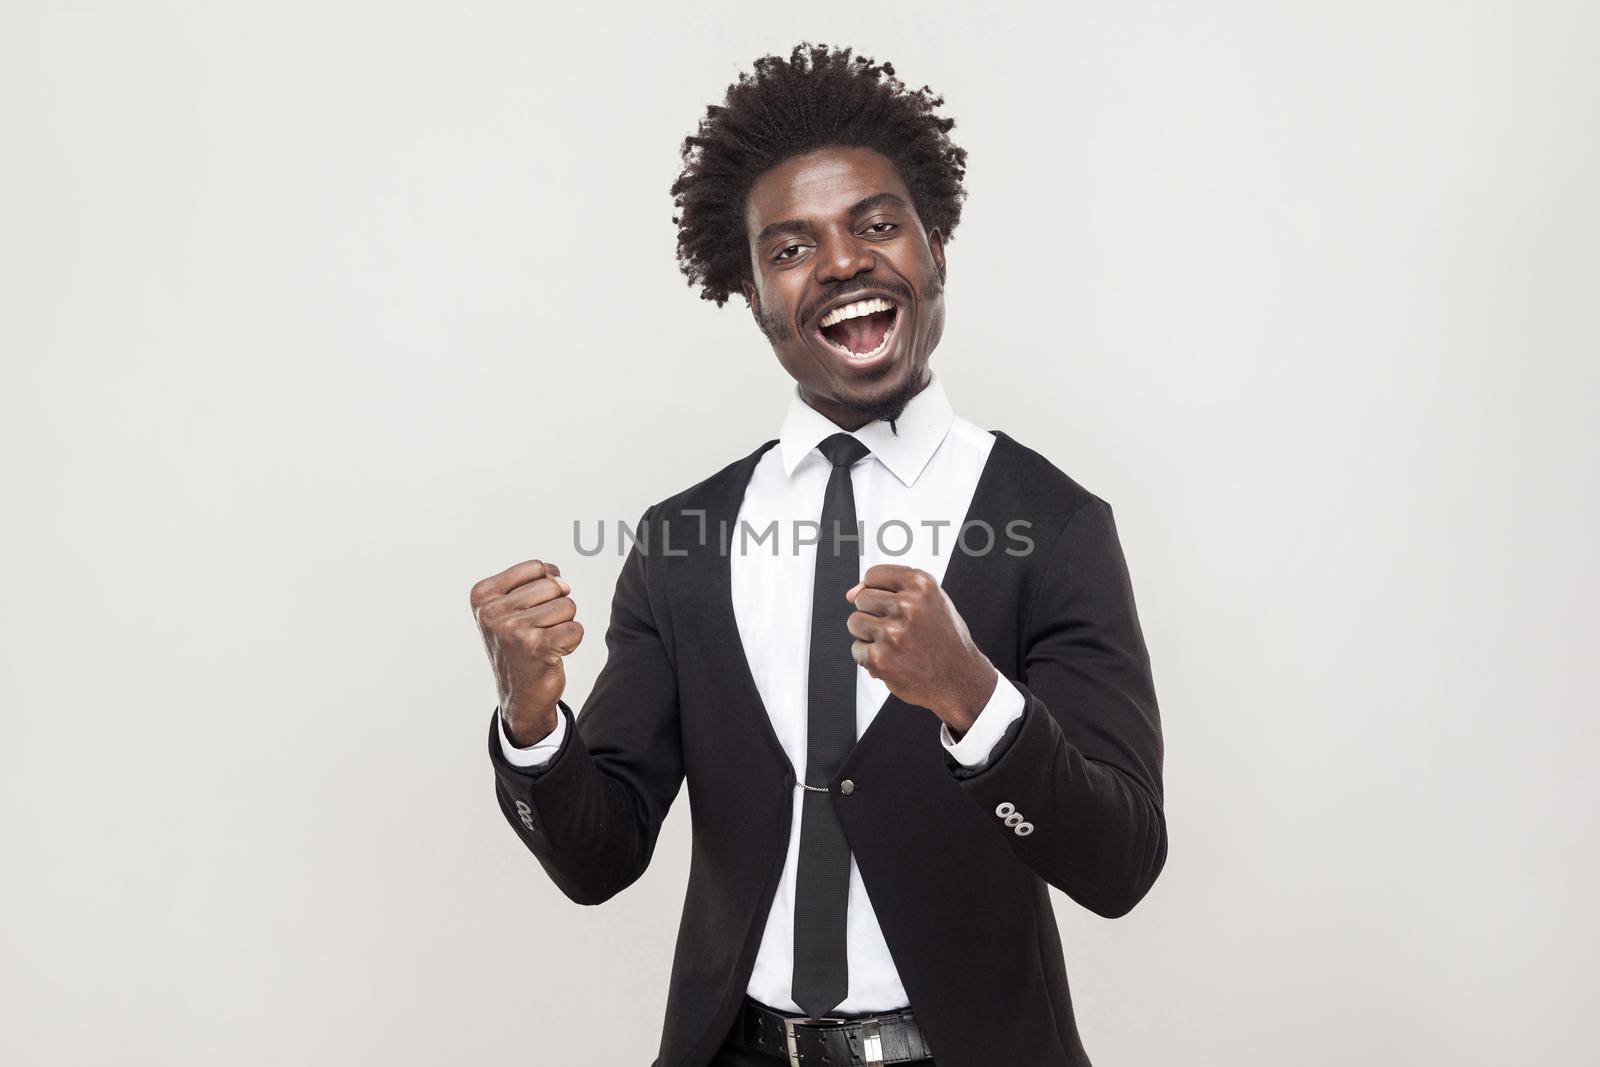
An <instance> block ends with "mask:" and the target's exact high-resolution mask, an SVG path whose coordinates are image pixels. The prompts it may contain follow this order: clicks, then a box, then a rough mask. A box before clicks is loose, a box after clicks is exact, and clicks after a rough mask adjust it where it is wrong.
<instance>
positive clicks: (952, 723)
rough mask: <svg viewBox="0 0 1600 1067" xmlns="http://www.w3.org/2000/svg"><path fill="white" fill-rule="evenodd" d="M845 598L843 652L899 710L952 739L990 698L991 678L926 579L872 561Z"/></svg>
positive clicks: (954, 614)
mask: <svg viewBox="0 0 1600 1067" xmlns="http://www.w3.org/2000/svg"><path fill="white" fill-rule="evenodd" d="M845 599H846V600H848V601H850V603H852V604H854V605H855V607H856V610H855V611H854V612H853V613H851V615H850V619H849V622H848V623H847V625H848V627H849V629H850V633H851V635H852V636H853V637H855V639H856V641H855V644H853V645H851V646H850V654H851V655H852V656H854V657H855V661H856V662H857V663H858V664H860V665H861V666H862V667H864V668H866V671H867V673H868V674H870V675H872V676H873V677H874V678H877V679H879V680H881V681H882V682H883V683H884V684H885V685H887V686H888V687H889V691H890V692H891V693H893V694H894V695H895V696H897V697H899V698H900V699H901V700H903V701H905V702H906V703H907V704H914V705H916V706H917V707H922V708H927V709H928V710H929V711H931V712H933V713H934V714H935V715H937V716H939V718H941V719H943V720H944V721H945V722H946V723H947V724H949V727H950V733H951V734H952V735H953V736H955V737H957V738H959V737H960V736H961V735H962V734H963V733H965V732H966V730H967V727H969V726H971V725H972V721H973V720H974V719H976V718H977V717H978V712H980V711H982V710H983V708H984V705H985V704H987V703H989V698H990V697H991V696H993V695H994V687H995V683H996V681H997V680H998V675H997V674H996V672H995V668H994V664H992V663H990V662H989V657H987V656H985V655H984V654H983V653H982V652H980V651H979V650H978V646H977V645H975V644H973V643H972V635H971V634H970V633H968V632H967V624H966V623H965V622H964V621H962V618H961V614H960V612H958V611H956V606H955V605H954V604H953V603H951V602H950V598H949V596H947V595H946V594H945V591H944V590H943V589H941V588H939V583H938V582H936V581H934V579H933V575H931V574H929V573H928V572H927V571H919V570H917V569H916V568H915V567H902V566H900V565H899V564H896V563H880V564H878V565H877V566H875V567H869V568H867V573H866V574H864V575H862V577H861V581H859V582H857V583H856V584H855V585H854V586H852V587H851V589H850V591H849V592H848V593H846V594H845Z"/></svg>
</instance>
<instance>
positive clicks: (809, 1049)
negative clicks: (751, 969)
mask: <svg viewBox="0 0 1600 1067" xmlns="http://www.w3.org/2000/svg"><path fill="white" fill-rule="evenodd" d="M734 1043H735V1044H736V1045H738V1046H739V1047H740V1048H746V1049H754V1050H756V1051H758V1052H765V1053H768V1054H770V1055H773V1056H777V1057H778V1058H779V1059H781V1060H783V1061H785V1062H786V1063H788V1064H789V1067H879V1065H886V1064H891V1063H917V1062H919V1061H921V1060H926V1059H931V1058H932V1053H930V1052H929V1051H928V1043H927V1042H926V1041H925V1040H923V1037H922V1030H921V1029H919V1028H918V1026H917V1020H916V1018H915V1017H913V1016H912V1014H911V1009H910V1008H901V1009H900V1010H899V1011H891V1012H885V1013H883V1014H881V1015H853V1016H850V1017H849V1018H826V1019H807V1018H805V1017H803V1016H789V1015H785V1014H783V1013H782V1012H780V1011H773V1010H772V1009H771V1008H769V1007H767V1006H766V1005H765V1004H762V1003H761V1002H760V1001H758V1000H755V999H753V998H751V997H748V996H747V997H745V998H744V1006H743V1007H742V1008H740V1010H739V1021H738V1022H737V1023H736V1024H735V1025H734Z"/></svg>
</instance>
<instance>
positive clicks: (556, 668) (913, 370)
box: [471, 147, 997, 747]
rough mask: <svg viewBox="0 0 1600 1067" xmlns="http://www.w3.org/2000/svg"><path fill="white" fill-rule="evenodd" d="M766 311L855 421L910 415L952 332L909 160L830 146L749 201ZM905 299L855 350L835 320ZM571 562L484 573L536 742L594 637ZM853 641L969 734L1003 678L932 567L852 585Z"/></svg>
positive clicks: (803, 377)
mask: <svg viewBox="0 0 1600 1067" xmlns="http://www.w3.org/2000/svg"><path fill="white" fill-rule="evenodd" d="M745 230H746V235H747V237H748V239H749V245H750V266H751V278H752V280H750V281H746V282H745V283H744V287H743V288H744V295H745V298H746V299H747V300H748V301H749V303H750V311H751V314H752V315H753V316H754V317H755V320H756V325H757V326H758V327H759V328H760V329H761V332H762V334H763V335H764V336H765V337H766V338H767V340H768V342H769V343H770V344H771V345H772V351H773V353H774V354H775V355H776V356H777V357H778V362H779V363H781V364H782V365H783V368H784V370H786V371H788V372H789V375H790V376H791V377H792V378H794V380H795V383H796V385H797V387H798V389H799V392H800V397H801V399H802V400H804V401H805V402H806V403H807V404H809V405H810V406H811V407H813V408H815V409H816V410H817V411H819V412H821V413H822V414H823V415H825V416H827V417H828V419H829V420H830V421H832V422H833V423H834V424H835V425H836V426H838V427H840V428H841V429H844V430H858V429H860V428H861V427H863V426H865V425H866V424H867V423H869V422H872V421H874V420H877V419H890V420H892V419H895V418H897V417H898V416H899V415H900V412H901V411H902V410H903V409H904V407H905V405H906V403H907V402H908V401H910V399H911V398H912V397H913V396H915V395H916V394H917V393H918V392H920V391H921V390H922V389H923V388H925V387H926V386H927V384H928V382H929V380H930V376H929V371H928V360H929V358H930V357H931V356H932V355H933V350H934V348H936V347H937V346H938V344H939V338H940V336H941V335H942V334H943V332H944V279H945V257H944V237H943V235H942V234H940V232H939V231H938V230H937V229H935V230H932V231H929V230H926V229H924V228H923V225H922V221H921V220H920V219H919V218H918V217H917V213H916V209H915V208H914V207H913V206H912V198H911V194H910V192H909V191H908V190H907V189H906V186H905V183H904V182H903V181H902V180H901V178H900V174H899V171H898V170H896V168H895V166H894V164H893V163H891V162H890V161H889V160H888V159H887V158H886V157H885V156H883V155H882V154H881V153H879V152H876V151H874V150H873V149H870V148H861V147H836V148H824V149H819V150H817V151H814V152H811V153H808V154H806V155H804V156H799V157H796V158H795V159H791V160H788V161H785V162H784V163H781V164H779V165H778V166H776V167H774V168H772V169H771V170H769V171H767V172H765V173H764V174H762V175H761V176H760V177H759V178H758V179H757V180H756V182H755V184H754V185H753V186H752V188H751V190H750V194H749V196H748V198H747V200H746V203H745ZM869 296H877V297H881V298H883V299H886V300H888V301H889V302H890V303H892V304H893V305H894V309H895V317H894V324H893V326H892V329H891V332H890V333H889V334H888V335H887V336H888V342H887V344H886V346H885V347H884V350H883V351H882V352H881V354H880V355H878V356H877V357H875V358H872V359H870V360H864V361H863V360H852V359H850V358H849V357H847V356H846V355H845V354H843V353H841V352H839V351H838V350H837V349H835V348H833V347H831V346H830V345H829V343H828V342H827V341H826V339H825V338H824V337H823V336H822V335H821V333H820V332H819V329H818V325H819V320H820V319H821V318H822V316H823V315H824V314H825V313H826V312H827V311H828V310H830V309H831V308H832V307H834V306H836V305H838V304H840V303H848V302H850V301H853V300H860V299H865V298H867V297H869ZM560 573H561V572H560V568H559V567H557V566H556V565H555V564H553V563H547V562H544V561H541V560H527V561H524V562H522V563H519V564H517V565H515V566H513V567H510V568H508V569H506V570H504V571H502V572H500V573H499V574H496V575H494V576H492V577H490V578H485V579H484V580H483V581H481V582H479V583H477V584H476V585H475V586H473V588H472V597H471V603H472V610H473V614H474V616H475V617H476V618H477V621H478V627H479V630H480V631H481V633H482V635H483V640H484V645H485V648H486V649H487V651H488V653H489V660H490V663H491V664H492V665H493V667H494V673H495V681H496V686H497V688H498V690H499V695H500V707H501V710H502V713H503V714H504V717H505V722H506V733H507V735H508V736H509V737H510V739H511V741H512V743H513V744H515V745H518V746H519V747H526V746H528V745H531V744H533V743H534V742H536V741H538V740H540V739H542V738H544V737H546V736H548V735H549V734H550V732H551V731H553V730H554V729H555V728H556V723H557V721H558V716H559V714H560V711H559V709H558V708H557V707H556V701H557V700H558V699H559V698H560V697H561V694H562V693H563V691H564V690H565V688H566V674H565V670H564V668H563V661H564V659H565V657H566V656H567V655H569V654H570V653H571V652H572V651H573V650H574V649H576V648H577V647H578V644H579V642H580V641H582V639H583V627H582V625H581V624H580V623H579V622H578V621H577V619H576V611H577V609H576V605H575V604H574V603H573V600H572V597H571V593H572V589H571V586H569V585H568V584H567V582H566V580H565V579H563V578H561V577H560ZM846 598H847V599H848V600H849V601H850V602H851V603H852V604H853V605H854V606H855V609H856V610H855V611H854V612H853V613H851V615H850V617H849V619H848V621H847V623H846V626H847V628H848V630H849V632H850V634H851V636H852V637H854V638H855V640H854V642H853V644H852V645H851V654H852V655H853V656H854V657H855V660H856V662H857V663H858V664H860V665H861V667H862V669H864V670H865V671H867V673H869V674H870V675H872V677H874V678H877V679H879V680H881V681H882V682H883V683H884V684H885V685H887V686H888V687H889V691H890V692H891V693H893V694H894V695H895V696H897V697H899V698H900V699H901V700H903V701H905V702H906V703H907V704H911V705H913V706H916V707H923V708H927V709H928V710H930V711H932V712H933V713H934V714H935V715H937V716H938V717H939V718H940V719H941V720H943V721H944V722H945V723H946V724H947V725H948V726H949V728H950V732H951V734H952V735H954V736H956V737H960V736H961V735H962V734H963V733H965V732H966V730H967V729H968V727H970V726H971V725H972V722H973V720H974V719H976V718H977V716H978V712H980V711H981V710H983V707H984V705H985V704H987V703H988V701H989V698H990V696H991V695H992V694H993V693H994V688H995V684H996V677H997V676H996V673H995V668H994V666H993V664H991V663H990V662H989V660H988V658H987V657H986V656H984V654H983V653H982V652H981V651H980V650H979V649H978V647H977V646H976V645H975V644H973V641H972V637H971V635H970V634H969V632H968V630H967V626H966V623H965V622H964V621H963V620H962V618H961V615H960V613H958V612H957V611H956V608H955V605H954V604H953V603H952V602H951V601H950V598H949V596H947V595H946V594H945V592H944V590H943V589H941V588H940V587H939V583H938V582H937V581H935V580H934V578H933V576H932V575H930V574H928V573H927V572H926V571H921V570H917V569H916V568H913V567H904V566H900V565H898V564H887V563H885V564H879V565H877V566H874V567H870V568H868V569H867V571H866V573H865V574H864V575H862V579H861V581H860V582H859V583H857V584H856V586H855V587H854V588H852V589H851V590H850V591H849V592H848V593H847V594H846Z"/></svg>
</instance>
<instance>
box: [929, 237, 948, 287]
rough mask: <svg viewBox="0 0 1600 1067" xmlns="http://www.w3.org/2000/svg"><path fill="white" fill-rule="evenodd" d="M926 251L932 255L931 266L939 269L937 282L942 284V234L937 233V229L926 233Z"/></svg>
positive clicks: (943, 267) (943, 272)
mask: <svg viewBox="0 0 1600 1067" xmlns="http://www.w3.org/2000/svg"><path fill="white" fill-rule="evenodd" d="M928 251H929V252H931V253H933V265H934V266H935V267H937V268H939V282H940V284H943V283H944V279H945V265H944V234H942V233H940V232H939V229H938V227H934V228H933V229H932V230H930V231H929V232H928Z"/></svg>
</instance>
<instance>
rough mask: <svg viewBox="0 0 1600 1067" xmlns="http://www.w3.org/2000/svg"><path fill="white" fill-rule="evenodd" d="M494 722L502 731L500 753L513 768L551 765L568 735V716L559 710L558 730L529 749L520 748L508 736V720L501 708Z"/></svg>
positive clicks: (496, 711)
mask: <svg viewBox="0 0 1600 1067" xmlns="http://www.w3.org/2000/svg"><path fill="white" fill-rule="evenodd" d="M494 721H495V725H496V726H497V727H499V730H500V751H501V752H502V753H503V754H504V755H505V757H506V762H507V763H509V764H511V765H512V766H513V767H538V766H541V765H542V764H546V763H549V762H550V761H551V760H552V759H554V758H555V755H556V750H557V749H559V748H560V747H561V739H562V738H563V737H565V736H566V734H567V714H566V712H564V711H562V710H560V709H559V708H558V709H556V728H555V729H554V730H551V731H550V736H548V737H544V738H541V739H539V740H538V741H535V742H534V743H533V744H531V745H529V746H528V747H527V748H518V747H517V746H516V745H513V744H512V743H511V738H509V737H507V736H506V719H505V716H504V715H502V714H500V709H499V708H496V709H495V711H494Z"/></svg>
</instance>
